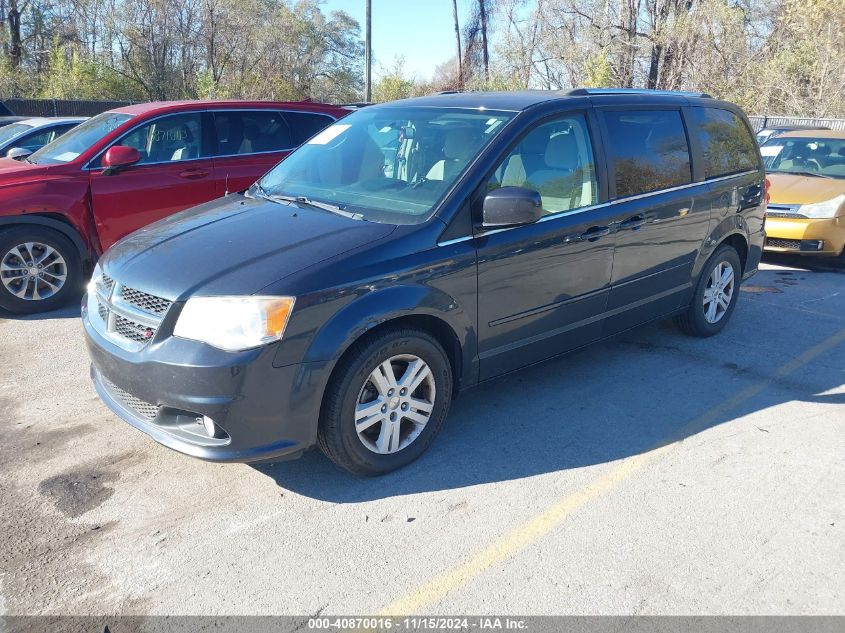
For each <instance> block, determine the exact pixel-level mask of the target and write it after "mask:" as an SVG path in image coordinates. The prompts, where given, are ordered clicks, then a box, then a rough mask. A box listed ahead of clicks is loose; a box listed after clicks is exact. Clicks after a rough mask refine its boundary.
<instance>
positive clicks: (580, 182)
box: [476, 114, 613, 380]
mask: <svg viewBox="0 0 845 633" xmlns="http://www.w3.org/2000/svg"><path fill="white" fill-rule="evenodd" d="M487 186H488V189H492V188H496V187H499V186H519V187H526V188H529V189H533V190H535V191H538V192H539V193H540V195H541V197H542V200H543V209H544V213H545V215H544V217H543V218H542V219H541V220H540V221H538V222H536V223H534V224H530V225H527V226H521V227H517V228H511V229H506V230H501V231H489V232H486V233H485V232H478V233H477V236H476V244H477V248H478V336H479V361H480V372H481V374H480V377H481V379H482V380H484V379H487V378H491V377H493V376H497V375H499V374H502V373H505V372H507V371H510V370H512V369H517V368H519V367H522V366H524V365H527V364H530V363H532V362H536V361H539V360H542V359H544V358H548V357H550V356H553V355H555V354H559V353H561V352H565V351H567V350H569V349H573V348H575V347H579V346H581V345H585V344H587V343H590V342H592V341H594V340H596V339H597V338H599V336H600V335H601V328H602V313H603V311H604V309H605V304H606V302H607V297H608V292H609V288H610V279H611V271H612V268H613V233H612V230H611V225H612V223H613V218H612V217H611V215H610V214H611V213H612V212H611V210H610V208H609V207H608V206H606V205H599V204H598V203H599V187H598V180H597V177H596V163H595V159H594V153H593V143H592V142H591V134H590V130H589V126H588V124H587V119H586V118H585V116H584V115H582V114H567V115H564V116H561V117H558V118H555V119H553V120H551V121H546V122H543V123H540V124H538V125H537V126H536V127H535V128H534V129H532V130H531V131H529V132H528V134H526V135H525V136H524V137H523V138H522V139H521V141H520V142H519V143H518V145H517V146H516V147H515V148H514V149H513V151H512V152H511V153H510V154H509V155H508V156H507V157H506V158H505V160H504V161H502V162H501V163H500V164H499V166H498V167H497V169H496V170H495V172H494V173H493V175H492V176H491V178H490V179H489V181H488V185H487Z"/></svg>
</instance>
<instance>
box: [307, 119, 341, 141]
mask: <svg viewBox="0 0 845 633" xmlns="http://www.w3.org/2000/svg"><path fill="white" fill-rule="evenodd" d="M349 128H350V126H349V125H343V124H340V123H339V124H337V125H332V126H330V127H327V128H326V129H325V130H323V131H322V132H320V133H319V134H318V135H317V136H315V137H314V138H312V139H311V140H310V141H308V143H307V144H308V145H325V144H326V143H328V142H329V141H333V140H334V139H335V138H337V137H338V136H340V135H341V134H343V133H344V132H345V131H346V130H348V129H349Z"/></svg>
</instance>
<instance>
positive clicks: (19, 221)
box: [0, 214, 92, 263]
mask: <svg viewBox="0 0 845 633" xmlns="http://www.w3.org/2000/svg"><path fill="white" fill-rule="evenodd" d="M22 226H24V227H25V226H42V227H45V228H49V229H53V230H54V231H56V232H58V233H61V234H62V235H64V236H65V237H66V238H68V239H69V240H70V241H71V242H72V243H73V245H74V246H75V247H76V249H77V251H78V252H79V258H80V259H81V260H82V262H83V263H86V262H90V261H91V259H92V258H91V253H90V250H89V249H88V246H87V245H86V243H85V240H83V239H82V235H81V234H80V233H79V231H78V230H77V229H76V227H74V226H73V225H72V224H71V223H70V222H67V221H66V220H65V219H63V218H62V216H58V217H54V216H52V215H42V214H30V215H17V216H9V217H0V231H5V230H7V229H12V228H18V227H22Z"/></svg>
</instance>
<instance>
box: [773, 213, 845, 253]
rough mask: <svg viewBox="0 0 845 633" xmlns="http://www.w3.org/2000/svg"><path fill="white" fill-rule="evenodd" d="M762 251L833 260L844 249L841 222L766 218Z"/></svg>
mask: <svg viewBox="0 0 845 633" xmlns="http://www.w3.org/2000/svg"><path fill="white" fill-rule="evenodd" d="M766 234H767V236H768V237H767V239H766V246H765V250H766V251H769V252H774V253H796V254H799V255H827V256H837V255H840V254H841V253H842V249H843V247H845V218H842V217H839V218H832V219H827V220H811V219H807V218H773V217H767V218H766Z"/></svg>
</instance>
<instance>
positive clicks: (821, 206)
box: [798, 194, 845, 220]
mask: <svg viewBox="0 0 845 633" xmlns="http://www.w3.org/2000/svg"><path fill="white" fill-rule="evenodd" d="M843 202H845V194H841V195H838V196H836V197H835V198H831V199H830V200H825V201H824V202H816V203H814V204H802V205H801V206H800V207H799V208H798V213H800V214H801V215H805V216H807V217H808V218H813V219H817V220H820V219H823V218H832V217H833V216H835V215H836V214H837V212H838V211H839V209H841V208H842V203H843Z"/></svg>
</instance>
